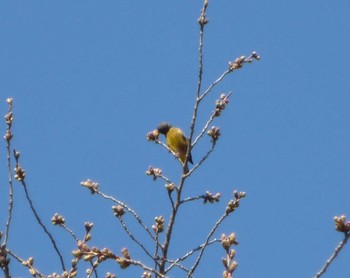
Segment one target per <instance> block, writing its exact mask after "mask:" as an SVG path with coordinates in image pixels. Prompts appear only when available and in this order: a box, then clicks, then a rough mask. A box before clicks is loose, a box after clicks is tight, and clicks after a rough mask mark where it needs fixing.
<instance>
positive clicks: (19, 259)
mask: <svg viewBox="0 0 350 278" xmlns="http://www.w3.org/2000/svg"><path fill="white" fill-rule="evenodd" d="M6 252H7V253H8V254H9V255H10V256H12V257H13V258H14V259H16V260H17V261H18V262H19V263H20V264H22V265H24V266H26V267H28V269H29V271H30V272H31V274H32V276H34V277H37V276H39V277H42V278H44V277H46V276H45V275H44V274H42V273H41V272H40V271H39V270H37V269H36V268H34V267H33V266H29V265H28V263H27V261H26V260H23V259H22V258H20V257H19V256H17V255H16V254H15V253H13V252H12V251H11V250H9V249H6ZM32 272H34V274H35V275H33V273H32Z"/></svg>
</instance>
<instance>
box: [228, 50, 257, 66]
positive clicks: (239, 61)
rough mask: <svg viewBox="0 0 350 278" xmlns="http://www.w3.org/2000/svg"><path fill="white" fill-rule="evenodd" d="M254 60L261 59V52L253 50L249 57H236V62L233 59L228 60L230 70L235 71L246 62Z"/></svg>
mask: <svg viewBox="0 0 350 278" xmlns="http://www.w3.org/2000/svg"><path fill="white" fill-rule="evenodd" d="M253 60H260V56H259V54H257V53H256V52H255V51H253V52H252V54H250V56H249V57H245V56H241V57H238V58H236V60H235V61H234V62H232V61H230V62H228V69H229V71H234V70H236V69H239V68H241V67H243V64H244V63H252V62H253Z"/></svg>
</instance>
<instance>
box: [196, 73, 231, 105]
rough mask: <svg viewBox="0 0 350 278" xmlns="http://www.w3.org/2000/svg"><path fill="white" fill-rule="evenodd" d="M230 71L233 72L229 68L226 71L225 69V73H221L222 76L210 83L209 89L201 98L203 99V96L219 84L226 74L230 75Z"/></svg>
mask: <svg viewBox="0 0 350 278" xmlns="http://www.w3.org/2000/svg"><path fill="white" fill-rule="evenodd" d="M229 73H231V71H230V70H229V69H228V70H226V71H224V73H223V74H221V76H220V77H219V78H218V79H216V80H215V81H214V82H213V83H211V84H210V86H209V87H208V89H207V90H206V91H205V92H204V93H203V94H202V95H201V96H200V97H199V100H202V99H203V98H205V97H206V96H207V95H208V94H209V93H210V91H211V90H212V89H213V88H214V87H215V86H216V85H217V84H219V83H220V82H221V81H222V80H223V79H224V78H225V77H226V75H228V74H229Z"/></svg>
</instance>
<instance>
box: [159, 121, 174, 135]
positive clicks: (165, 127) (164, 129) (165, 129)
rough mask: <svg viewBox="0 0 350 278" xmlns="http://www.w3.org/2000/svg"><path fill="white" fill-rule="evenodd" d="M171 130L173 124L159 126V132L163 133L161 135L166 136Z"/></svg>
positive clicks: (164, 123)
mask: <svg viewBox="0 0 350 278" xmlns="http://www.w3.org/2000/svg"><path fill="white" fill-rule="evenodd" d="M170 128H171V124H169V123H166V122H163V123H160V124H159V125H158V126H157V130H158V132H159V133H161V134H164V135H166V134H167V133H168V131H169V129H170Z"/></svg>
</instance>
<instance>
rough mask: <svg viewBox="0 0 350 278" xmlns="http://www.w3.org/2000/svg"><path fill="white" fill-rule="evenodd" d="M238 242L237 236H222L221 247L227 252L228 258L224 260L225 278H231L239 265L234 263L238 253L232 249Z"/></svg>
mask: <svg viewBox="0 0 350 278" xmlns="http://www.w3.org/2000/svg"><path fill="white" fill-rule="evenodd" d="M237 244H238V242H237V240H236V234H235V233H231V234H230V235H229V236H226V235H225V234H222V235H221V245H222V247H223V248H224V249H225V251H226V258H222V263H223V265H224V267H225V271H224V273H223V277H224V278H231V277H232V273H233V272H234V271H235V269H236V268H237V266H238V263H237V262H236V261H234V260H233V259H234V257H235V255H236V251H235V250H234V249H230V248H231V246H232V245H237Z"/></svg>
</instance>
